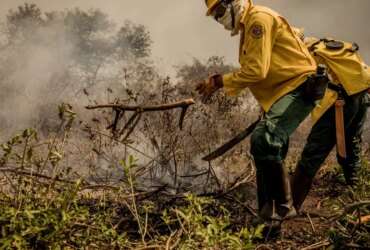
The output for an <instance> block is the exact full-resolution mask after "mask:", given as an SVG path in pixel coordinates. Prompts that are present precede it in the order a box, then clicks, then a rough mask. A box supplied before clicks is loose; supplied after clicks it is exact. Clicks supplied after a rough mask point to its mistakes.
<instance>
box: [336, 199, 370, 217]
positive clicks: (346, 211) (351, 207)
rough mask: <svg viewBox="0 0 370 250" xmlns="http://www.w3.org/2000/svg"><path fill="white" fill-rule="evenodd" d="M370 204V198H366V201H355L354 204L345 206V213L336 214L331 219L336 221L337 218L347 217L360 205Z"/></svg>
mask: <svg viewBox="0 0 370 250" xmlns="http://www.w3.org/2000/svg"><path fill="white" fill-rule="evenodd" d="M369 205H370V200H366V201H359V202H355V203H353V204H349V205H347V206H345V207H344V211H343V213H341V214H340V215H334V216H333V217H332V218H331V221H335V220H339V219H342V218H343V217H345V216H346V215H347V214H348V213H350V212H352V211H354V210H356V209H357V208H359V207H362V206H369Z"/></svg>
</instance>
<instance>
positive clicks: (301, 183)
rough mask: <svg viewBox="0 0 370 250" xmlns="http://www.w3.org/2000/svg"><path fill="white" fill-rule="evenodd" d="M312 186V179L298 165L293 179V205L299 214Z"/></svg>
mask: <svg viewBox="0 0 370 250" xmlns="http://www.w3.org/2000/svg"><path fill="white" fill-rule="evenodd" d="M311 186H312V178H311V177H310V176H308V175H306V174H305V173H304V172H303V171H302V169H301V168H300V167H299V165H298V167H297V168H296V171H295V173H294V176H293V178H292V193H293V205H294V207H295V209H296V211H297V212H299V210H300V209H301V206H302V204H303V202H304V200H305V199H306V197H307V195H308V193H309V191H310V189H311Z"/></svg>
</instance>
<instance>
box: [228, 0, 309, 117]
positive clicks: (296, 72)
mask: <svg viewBox="0 0 370 250" xmlns="http://www.w3.org/2000/svg"><path fill="white" fill-rule="evenodd" d="M240 29H241V30H240V31H241V42H240V51H239V63H240V65H241V68H240V69H239V70H238V71H236V72H232V73H229V74H226V75H224V76H223V82H224V89H225V91H226V93H227V94H228V95H237V94H239V93H240V92H241V91H242V90H243V89H244V88H247V87H248V88H249V89H250V90H251V92H252V94H253V95H254V97H255V98H256V99H257V101H258V102H259V103H260V105H261V106H262V108H263V109H264V110H265V111H268V110H269V109H270V108H271V106H272V105H273V104H274V103H275V102H276V101H277V100H278V99H280V98H281V97H282V96H284V95H286V94H287V93H289V92H291V91H292V90H294V89H296V88H297V87H299V86H300V85H301V84H302V83H303V82H304V81H305V79H306V78H307V76H308V75H311V74H313V73H314V72H315V70H316V63H315V61H314V59H313V58H312V57H311V55H310V54H309V52H308V50H307V48H306V47H305V45H304V44H303V42H302V41H301V40H300V39H299V38H298V37H297V36H296V35H295V33H294V32H293V30H292V28H291V27H290V25H289V24H288V22H287V21H286V20H285V19H284V18H283V17H282V16H280V15H279V14H277V13H276V12H274V11H272V10H271V9H269V8H266V7H262V6H254V5H251V6H250V8H249V9H248V10H247V11H246V12H245V14H244V16H243V18H242V19H241V22H240Z"/></svg>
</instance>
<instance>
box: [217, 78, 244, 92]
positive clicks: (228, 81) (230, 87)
mask: <svg viewBox="0 0 370 250" xmlns="http://www.w3.org/2000/svg"><path fill="white" fill-rule="evenodd" d="M233 79H234V73H228V74H225V75H223V76H222V81H223V85H224V91H225V93H226V95H228V96H237V95H238V94H239V93H240V92H241V91H242V90H243V89H240V88H238V87H236V86H235V85H234V84H233Z"/></svg>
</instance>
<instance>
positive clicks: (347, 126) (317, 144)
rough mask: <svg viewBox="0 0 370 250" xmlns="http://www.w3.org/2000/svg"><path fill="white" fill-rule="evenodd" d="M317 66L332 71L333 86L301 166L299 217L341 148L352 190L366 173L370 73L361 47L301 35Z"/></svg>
mask: <svg viewBox="0 0 370 250" xmlns="http://www.w3.org/2000/svg"><path fill="white" fill-rule="evenodd" d="M295 31H296V33H297V35H298V36H299V37H300V38H301V39H304V41H305V44H306V46H307V47H308V49H309V51H310V52H311V54H312V55H313V57H314V59H315V60H316V61H317V63H320V64H325V65H326V66H327V68H328V69H329V70H328V73H329V76H330V82H331V83H330V84H329V86H328V88H327V90H326V94H325V97H324V98H323V99H322V101H321V102H320V104H319V105H318V106H317V107H316V108H315V109H314V111H313V118H314V122H315V125H314V126H313V128H312V130H311V132H310V134H309V136H308V139H307V143H306V145H305V147H304V150H303V152H302V155H301V158H300V160H299V162H298V165H297V168H296V171H295V174H294V177H293V180H292V190H293V199H294V206H295V208H296V210H297V211H298V210H299V209H300V208H301V206H302V203H303V201H304V200H305V198H306V196H307V194H308V192H309V190H310V188H311V185H312V179H313V178H314V176H315V174H316V173H317V171H318V170H319V168H320V166H321V164H322V163H323V162H324V160H325V159H326V158H327V156H328V155H329V153H330V152H331V151H332V149H333V148H334V147H335V145H336V144H337V160H338V163H339V165H340V166H341V167H342V170H343V174H344V177H345V180H346V183H347V184H348V185H354V184H356V181H357V178H356V177H357V176H356V175H357V172H358V170H359V169H360V168H361V135H362V132H363V127H364V123H365V121H366V113H367V110H368V107H369V106H370V96H369V94H368V93H370V92H369V89H370V68H369V67H368V66H367V65H366V64H365V63H364V61H363V60H362V59H361V57H360V55H359V53H358V50H359V47H358V45H357V44H355V43H349V42H344V41H337V40H333V39H317V38H312V37H311V38H304V34H303V31H302V30H299V29H295Z"/></svg>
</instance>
